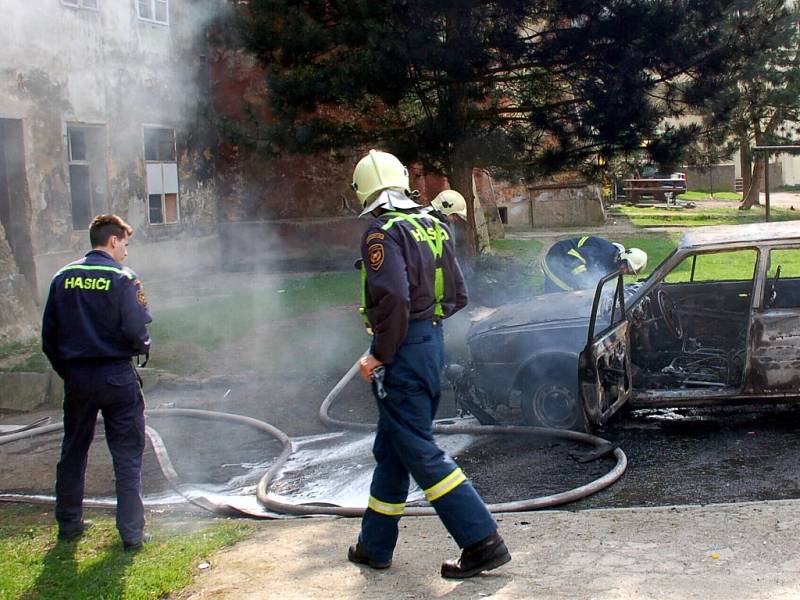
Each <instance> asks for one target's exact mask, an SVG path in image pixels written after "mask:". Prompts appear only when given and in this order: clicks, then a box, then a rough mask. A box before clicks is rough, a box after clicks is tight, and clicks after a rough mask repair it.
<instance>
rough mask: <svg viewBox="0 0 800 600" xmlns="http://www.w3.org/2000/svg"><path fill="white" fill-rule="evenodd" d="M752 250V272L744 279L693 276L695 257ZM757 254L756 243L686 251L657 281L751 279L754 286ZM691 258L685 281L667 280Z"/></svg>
mask: <svg viewBox="0 0 800 600" xmlns="http://www.w3.org/2000/svg"><path fill="white" fill-rule="evenodd" d="M748 251H749V252H754V253H755V262H754V265H753V273H752V275H751V276H750V277H748V278H745V279H696V278H695V270H696V268H697V259H698V257H701V256H709V255H715V254H733V253H735V252H748ZM759 254H760V250H759V247H758V246H756V245H747V246H738V247H733V248H714V249H710V250H697V251H693V252H688V253H686V254H685V255H684V256H683V257H682V258H681V259H680V260H679V261H678V262H676V263H675V264H674V265H673V266H672V268H670V269H669V271H667V272H666V273H664V274H663V275H662V276H661V277H660V278H659V281H660V283H661V285H681V284H703V283H725V282H732V281H752V282H753V284H754V287H755V282H756V281H757V279H758V262H759ZM689 259H691V261H692V262H691V268H690V270H689V278H688V279H687V280H686V281H669V280H668V277H669V276H670V275H672V274H673V273H675V272H676V270H677V268H678V267H680V266H681V265H682V264H683V263H684V262H685V261H687V260H689Z"/></svg>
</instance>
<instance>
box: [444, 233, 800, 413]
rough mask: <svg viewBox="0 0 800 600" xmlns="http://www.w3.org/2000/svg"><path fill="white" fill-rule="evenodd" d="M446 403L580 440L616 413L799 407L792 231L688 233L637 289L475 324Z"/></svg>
mask: <svg viewBox="0 0 800 600" xmlns="http://www.w3.org/2000/svg"><path fill="white" fill-rule="evenodd" d="M467 345H468V347H469V351H470V364H469V365H468V366H467V367H464V368H461V367H455V366H453V367H450V368H449V369H448V376H449V377H450V379H451V381H452V382H453V385H454V389H455V390H456V397H457V401H458V402H459V403H460V404H461V407H462V408H463V409H465V410H466V411H469V412H471V413H473V414H475V415H476V416H477V417H478V418H479V419H480V420H481V421H482V422H491V421H492V418H493V417H492V415H493V414H494V413H495V412H496V411H497V409H498V408H499V407H500V406H503V405H504V406H508V407H511V408H515V409H516V408H518V409H520V410H521V414H522V417H523V419H524V421H525V422H526V423H528V424H531V425H538V426H545V427H557V428H569V429H593V428H595V427H598V426H601V425H603V424H604V423H605V422H607V421H608V419H610V418H611V416H612V415H613V414H614V413H616V412H617V411H618V410H619V409H620V408H621V407H622V406H626V405H627V406H630V407H635V408H646V407H666V406H675V407H679V406H693V405H714V404H725V403H749V402H755V403H761V402H764V401H770V400H772V401H792V400H796V399H798V398H800V231H799V230H798V227H797V225H796V224H793V223H791V222H787V223H775V224H755V225H740V226H731V227H728V226H722V227H704V228H698V229H696V230H693V231H692V232H690V233H687V234H685V235H684V236H683V238H682V239H681V241H680V243H679V245H678V247H677V248H676V250H675V251H674V252H673V253H672V254H671V255H670V256H669V257H667V258H666V259H665V260H664V262H662V264H661V265H659V266H658V267H657V268H656V269H655V270H654V271H653V272H652V274H651V275H650V276H649V277H648V278H647V279H646V280H644V281H638V282H635V283H628V284H624V282H623V279H622V276H621V275H619V274H611V275H609V276H607V277H604V278H603V279H601V280H600V282H599V283H598V287H597V289H596V290H595V291H594V292H590V291H585V290H584V291H577V292H565V293H560V294H547V295H543V296H538V297H535V298H532V299H531V300H529V301H527V302H523V303H517V304H514V305H506V306H503V307H500V308H499V309H497V310H495V311H493V312H492V314H490V315H488V316H485V317H483V318H481V319H478V320H477V321H475V322H474V323H473V325H472V327H471V329H470V331H469V333H468V335H467Z"/></svg>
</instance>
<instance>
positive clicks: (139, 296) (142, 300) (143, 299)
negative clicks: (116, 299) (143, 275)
mask: <svg viewBox="0 0 800 600" xmlns="http://www.w3.org/2000/svg"><path fill="white" fill-rule="evenodd" d="M133 285H134V286H136V301H137V302H138V303H139V305H140V306H141V307H142V308H147V296H145V295H144V290H143V289H142V282H141V281H139V280H138V279H137V280H136V281H134V282H133Z"/></svg>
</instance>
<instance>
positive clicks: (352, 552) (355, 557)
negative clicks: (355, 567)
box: [347, 544, 392, 569]
mask: <svg viewBox="0 0 800 600" xmlns="http://www.w3.org/2000/svg"><path fill="white" fill-rule="evenodd" d="M347 560H349V561H350V562H354V563H358V564H359V565H367V566H368V567H372V568H373V569H388V568H389V567H391V566H392V561H391V560H390V561H387V562H381V561H378V560H375V559H373V558H371V557H370V556H369V555H368V554H367V553H366V552H364V549H363V548H362V547H361V544H356V545H355V546H350V548H349V549H348V550H347Z"/></svg>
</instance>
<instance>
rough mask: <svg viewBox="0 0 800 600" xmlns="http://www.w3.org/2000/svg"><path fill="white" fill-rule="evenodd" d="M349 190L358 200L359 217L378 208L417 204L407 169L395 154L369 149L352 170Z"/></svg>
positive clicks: (414, 206) (403, 208) (402, 207)
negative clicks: (359, 203)
mask: <svg viewBox="0 0 800 600" xmlns="http://www.w3.org/2000/svg"><path fill="white" fill-rule="evenodd" d="M352 188H353V191H355V193H356V197H357V198H358V199H359V200H360V201H361V208H362V210H361V214H359V215H358V216H359V217H363V216H364V215H366V214H367V213H371V212H373V211H375V210H376V209H378V208H384V209H386V210H392V209H401V210H407V209H410V208H419V204H417V202H415V201H414V198H413V196H414V195H413V194H412V193H411V184H410V183H409V179H408V169H406V168H405V167H404V166H403V163H401V162H400V161H399V160H398V159H397V157H396V156H394V155H393V154H389V153H388V152H381V151H380V150H370V151H369V154H367V155H366V156H365V157H364V158H362V159H361V160H360V161H358V164H357V165H356V168H355V169H354V170H353V183H352Z"/></svg>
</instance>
